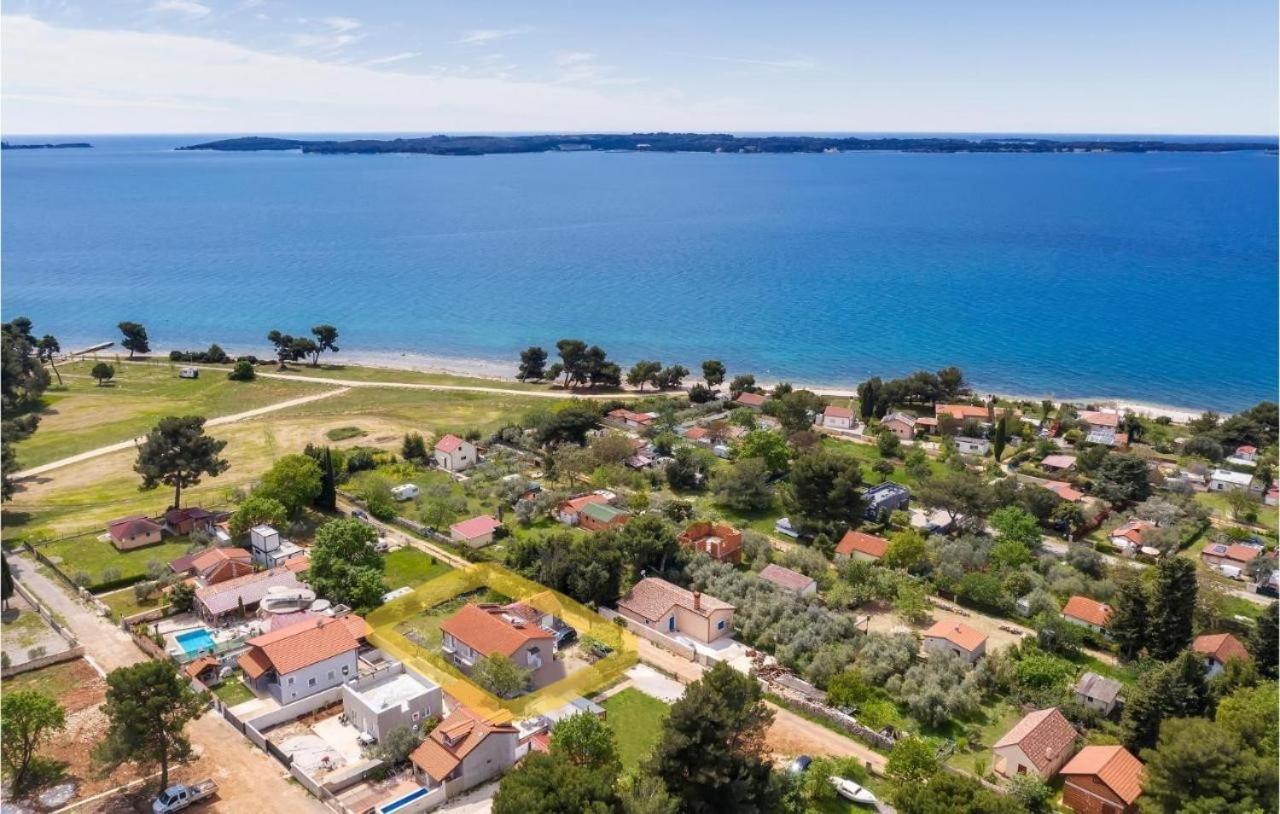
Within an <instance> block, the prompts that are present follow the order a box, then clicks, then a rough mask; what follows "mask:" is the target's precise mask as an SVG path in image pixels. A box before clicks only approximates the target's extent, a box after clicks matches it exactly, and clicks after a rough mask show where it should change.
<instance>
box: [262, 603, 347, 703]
mask: <svg viewBox="0 0 1280 814" xmlns="http://www.w3.org/2000/svg"><path fill="white" fill-rule="evenodd" d="M367 632H368V626H367V625H366V624H365V621H364V619H363V618H361V617H359V616H356V615H354V614H351V615H348V616H341V617H327V618H321V619H317V620H314V621H312V620H308V621H305V622H298V623H297V624H296V625H289V626H288V627H286V628H281V629H280V630H273V631H271V632H270V633H264V634H263V635H261V636H255V637H254V638H252V639H250V640H249V642H248V644H249V650H248V651H247V652H245V653H244V655H242V656H240V659H239V662H238V663H239V666H240V669H241V670H243V671H244V675H245V680H246V681H247V682H248V683H249V684H250V685H251V686H252V687H253V688H254V689H255V690H257V691H259V692H267V693H270V694H271V695H272V696H273V697H274V698H275V699H276V700H277V701H279V702H280V703H281V704H288V703H291V702H293V701H297V700H298V699H300V698H306V697H308V696H311V695H315V694H316V693H318V692H323V691H324V690H327V689H329V688H330V687H337V686H339V685H340V684H343V683H344V682H346V681H347V679H350V678H355V677H356V676H357V675H358V674H359V668H358V666H357V664H356V653H357V652H358V651H359V649H360V639H361V638H363V637H364V636H365V634H366V633H367Z"/></svg>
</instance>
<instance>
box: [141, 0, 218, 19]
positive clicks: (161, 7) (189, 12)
mask: <svg viewBox="0 0 1280 814" xmlns="http://www.w3.org/2000/svg"><path fill="white" fill-rule="evenodd" d="M151 10H152V11H157V12H162V13H164V12H171V13H175V14H185V15H186V16H188V17H190V18H192V19H193V20H198V19H200V18H201V17H207V16H209V14H210V13H211V12H212V11H213V9H211V8H209V7H208V6H206V5H204V4H203V3H197V2H195V0H156V2H154V3H152V4H151Z"/></svg>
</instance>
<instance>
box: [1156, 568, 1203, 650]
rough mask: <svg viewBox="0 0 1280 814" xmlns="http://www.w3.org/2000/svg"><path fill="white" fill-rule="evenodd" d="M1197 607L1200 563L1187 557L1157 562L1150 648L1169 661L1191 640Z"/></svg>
mask: <svg viewBox="0 0 1280 814" xmlns="http://www.w3.org/2000/svg"><path fill="white" fill-rule="evenodd" d="M1195 607H1196V564H1195V563H1194V562H1192V561H1191V560H1189V559H1187V558H1186V557H1165V558H1164V559H1162V560H1161V561H1160V564H1159V565H1157V566H1156V580H1155V585H1154V586H1153V592H1152V599H1151V636H1150V638H1149V639H1148V641H1147V649H1148V651H1149V652H1150V653H1151V655H1152V656H1154V657H1155V658H1157V659H1160V660H1161V661H1169V660H1170V659H1172V658H1174V657H1176V656H1177V655H1178V653H1180V652H1182V650H1184V649H1185V648H1186V647H1187V645H1189V644H1191V634H1192V617H1193V615H1194V613H1195Z"/></svg>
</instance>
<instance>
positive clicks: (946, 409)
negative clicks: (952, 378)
mask: <svg viewBox="0 0 1280 814" xmlns="http://www.w3.org/2000/svg"><path fill="white" fill-rule="evenodd" d="M933 412H934V413H935V414H936V415H939V416H942V415H949V416H951V417H952V418H955V419H958V420H960V421H964V420H965V419H966V418H976V419H978V420H979V421H986V420H987V418H988V417H989V415H990V414H989V413H988V411H987V408H986V407H980V406H977V405H973V404H935V405H934V406H933Z"/></svg>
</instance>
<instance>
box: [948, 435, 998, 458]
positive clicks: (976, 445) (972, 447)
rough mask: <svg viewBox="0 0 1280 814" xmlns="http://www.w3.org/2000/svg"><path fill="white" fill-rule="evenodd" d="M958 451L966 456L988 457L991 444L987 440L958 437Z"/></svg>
mask: <svg viewBox="0 0 1280 814" xmlns="http://www.w3.org/2000/svg"><path fill="white" fill-rule="evenodd" d="M956 449H958V450H960V451H961V452H963V453H964V454H965V455H986V454H987V450H989V449H991V442H990V441H988V440H987V439H985V438H967V437H965V436H963V435H957V436H956Z"/></svg>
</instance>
